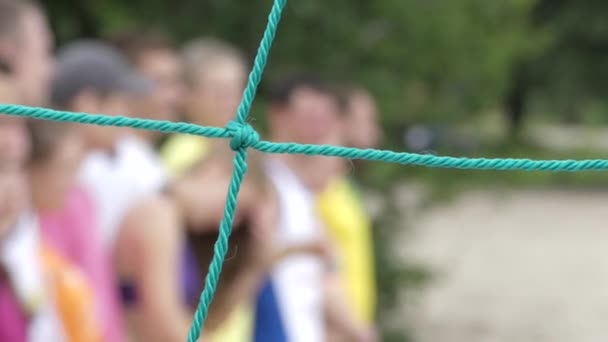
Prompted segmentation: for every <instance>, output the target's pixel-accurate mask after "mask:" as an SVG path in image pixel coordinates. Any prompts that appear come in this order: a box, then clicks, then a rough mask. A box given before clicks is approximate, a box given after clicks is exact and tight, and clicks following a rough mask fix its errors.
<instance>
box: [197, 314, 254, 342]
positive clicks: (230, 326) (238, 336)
mask: <svg viewBox="0 0 608 342" xmlns="http://www.w3.org/2000/svg"><path fill="white" fill-rule="evenodd" d="M252 338H253V308H252V307H251V306H250V305H241V306H239V307H238V308H236V309H235V310H234V312H233V313H232V314H231V315H230V317H228V319H227V320H226V322H224V323H223V324H222V325H221V326H220V327H218V328H217V329H215V331H213V332H211V333H210V336H209V337H208V341H209V342H235V341H242V342H247V341H251V339H252Z"/></svg>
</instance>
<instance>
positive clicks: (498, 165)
mask: <svg viewBox="0 0 608 342" xmlns="http://www.w3.org/2000/svg"><path fill="white" fill-rule="evenodd" d="M0 113H3V114H7V115H12V116H19V117H29V118H35V119H42V120H52V121H61V122H76V123H82V124H91V125H100V126H120V127H131V128H138V129H145V130H151V131H160V132H164V133H182V134H192V135H198V136H202V137H208V138H233V137H234V136H235V134H239V135H240V134H242V133H241V132H240V131H239V130H235V129H232V128H231V129H230V130H229V129H226V128H219V127H207V126H199V125H195V124H190V123H185V122H171V121H161V120H149V119H137V118H130V117H124V116H109V115H101V114H88V113H73V112H66V111H57V110H52V109H47V108H38V107H28V106H21V105H11V104H0ZM247 126H248V125H244V127H245V128H247V129H249V127H247ZM251 147H252V148H254V149H256V150H259V151H262V152H266V153H288V154H304V155H323V156H329V157H342V158H349V159H364V160H370V161H382V162H387V163H396V164H402V165H414V166H426V167H435V168H453V169H470V170H502V171H507V170H522V171H553V172H575V171H606V170H608V160H607V159H586V160H532V159H526V158H523V159H519V158H466V157H449V156H435V155H431V154H418V153H409V152H394V151H386V150H376V149H365V150H362V149H357V148H350V147H340V146H331V145H303V144H295V143H275V142H270V141H258V142H255V143H254V144H252V145H251Z"/></svg>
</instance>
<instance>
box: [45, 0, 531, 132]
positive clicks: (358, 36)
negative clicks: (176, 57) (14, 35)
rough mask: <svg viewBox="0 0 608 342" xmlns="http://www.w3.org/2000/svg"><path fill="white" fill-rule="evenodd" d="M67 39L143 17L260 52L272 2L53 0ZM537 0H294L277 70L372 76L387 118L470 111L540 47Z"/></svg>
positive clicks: (273, 70)
mask: <svg viewBox="0 0 608 342" xmlns="http://www.w3.org/2000/svg"><path fill="white" fill-rule="evenodd" d="M47 3H48V7H49V9H50V10H51V13H52V22H53V24H54V27H55V28H56V30H57V33H58V35H59V39H60V41H65V40H67V39H71V38H74V37H78V36H83V35H85V36H103V35H104V34H107V33H109V32H112V31H115V30H119V29H124V28H126V27H136V26H142V25H143V26H158V27H162V28H164V29H166V30H168V31H170V32H171V33H172V34H174V35H175V37H176V38H178V39H180V40H186V39H188V38H192V37H196V36H198V35H216V36H219V37H221V38H224V39H227V40H229V41H231V42H233V43H235V44H237V45H238V46H240V47H241V48H242V49H244V50H245V51H246V52H248V53H249V54H250V55H251V56H252V55H253V54H254V52H255V48H256V47H257V44H258V42H259V39H260V35H261V33H262V29H263V26H264V23H265V21H266V17H267V12H268V9H269V8H270V5H271V1H269V0H264V1H237V0H215V1H211V0H208V1H198V0H175V1H161V0H156V1H143V0H131V1H98V2H97V1H91V0H89V1H81V0H53V1H50V0H49V1H47ZM534 3H535V1H534V0H504V1H485V0H462V1H446V0H444V1H418V0H392V1H364V0H359V1H353V0H332V1H323V0H307V1H292V2H290V3H289V4H288V6H287V9H286V12H285V15H284V18H283V22H282V25H281V28H280V30H279V34H278V39H277V42H276V44H275V48H274V50H273V53H272V56H271V61H270V69H269V73H270V76H272V75H276V74H277V73H280V72H282V71H284V70H285V69H290V68H294V67H306V68H310V69H314V70H318V71H321V72H324V73H327V74H328V75H331V76H333V77H336V78H339V79H353V80H354V81H358V82H362V83H364V84H366V85H368V86H369V87H370V88H371V89H372V90H373V91H374V93H375V94H377V95H378V97H379V102H380V104H381V106H382V109H383V113H384V117H385V119H386V121H387V123H399V124H402V123H404V121H419V120H442V121H446V120H448V121H457V120H463V119H466V116H467V115H469V114H475V113H478V112H479V111H480V109H482V108H484V107H488V106H496V104H497V103H499V102H500V100H501V97H502V96H503V93H504V91H505V88H506V87H507V86H508V81H509V75H510V73H511V71H512V70H511V69H512V66H513V64H514V61H517V60H520V59H525V58H527V57H528V56H530V55H531V54H533V53H534V52H535V50H536V49H535V47H538V44H537V41H536V39H535V37H534V35H533V34H531V33H530V28H529V24H530V20H529V14H530V12H531V10H532V8H533V5H534Z"/></svg>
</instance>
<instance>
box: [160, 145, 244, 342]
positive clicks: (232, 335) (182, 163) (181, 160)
mask: <svg viewBox="0 0 608 342" xmlns="http://www.w3.org/2000/svg"><path fill="white" fill-rule="evenodd" d="M209 152H210V146H209V140H208V139H206V138H202V137H197V136H194V135H188V134H177V135H174V136H172V137H170V138H169V140H167V142H166V143H165V145H164V146H163V148H162V149H161V157H162V159H163V161H164V163H165V166H166V167H167V170H168V172H169V175H170V176H171V177H172V178H176V177H179V176H181V175H183V174H184V173H185V172H186V171H188V170H190V169H191V168H192V167H194V165H195V164H196V163H198V162H199V161H201V160H203V158H205V157H206V156H207V155H208V153H209ZM252 332H253V314H252V308H251V306H250V305H242V306H239V307H238V308H236V309H235V311H234V312H233V313H232V314H231V315H230V317H228V319H227V320H226V322H224V323H223V324H222V325H221V326H219V327H218V328H217V329H215V331H213V332H212V333H210V334H209V335H210V336H208V337H207V338H208V340H209V341H210V342H233V341H244V342H246V341H250V340H251V338H252V336H253V333H252Z"/></svg>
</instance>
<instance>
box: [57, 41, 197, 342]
mask: <svg viewBox="0 0 608 342" xmlns="http://www.w3.org/2000/svg"><path fill="white" fill-rule="evenodd" d="M153 87H154V84H152V83H151V82H149V81H148V80H146V79H145V78H144V77H142V76H141V75H139V74H138V73H136V72H135V71H134V70H132V69H131V68H130V67H129V64H128V62H127V61H126V59H125V57H124V56H123V55H122V54H121V53H120V52H119V51H118V50H117V49H115V48H114V47H112V46H111V45H109V44H106V43H102V42H98V41H91V40H84V41H78V42H74V43H72V44H70V45H68V46H66V47H64V48H63V49H62V50H61V51H60V52H59V54H58V58H57V74H56V77H55V80H54V82H53V86H52V88H53V89H52V92H51V98H52V100H53V103H54V105H55V106H56V107H59V108H61V109H65V110H69V111H77V112H87V113H100V114H105V115H129V114H130V113H129V103H130V101H132V100H133V98H137V97H142V96H147V95H148V94H149V93H150V92H151V91H152V90H153V89H154V88H153ZM81 130H82V133H84V134H83V135H84V137H85V144H86V146H87V148H88V149H89V152H88V153H87V156H86V157H85V159H84V161H83V164H82V166H81V167H80V170H79V175H78V178H79V182H80V184H82V185H83V186H84V188H85V189H86V190H87V191H88V193H89V194H90V196H91V198H92V200H93V204H94V207H95V209H96V211H97V220H96V223H97V232H98V233H99V235H100V237H101V239H102V241H103V244H104V247H105V250H106V252H108V253H110V252H111V253H113V254H112V256H113V258H114V260H115V261H116V265H117V267H118V268H117V270H116V271H117V273H118V276H119V278H120V279H121V284H122V283H124V282H126V283H130V284H134V286H135V287H136V288H137V289H138V292H137V294H136V298H132V297H133V296H130V293H129V291H128V289H123V288H121V290H125V291H123V292H121V294H122V295H123V298H122V299H123V304H125V305H127V306H128V309H129V310H128V311H125V313H127V314H128V315H127V319H128V322H127V323H128V324H127V325H128V333H133V334H135V335H136V339H137V338H139V340H145V341H179V340H185V338H186V335H187V331H188V326H189V322H190V315H189V313H188V311H187V310H186V308H185V306H184V305H183V303H182V302H181V297H180V290H179V273H178V272H179V267H178V266H179V251H180V247H181V245H180V242H181V240H180V238H181V231H180V229H179V224H178V222H177V217H178V216H177V213H176V211H175V209H174V206H173V204H172V202H171V201H170V200H169V199H168V198H166V197H165V196H163V195H161V194H160V193H158V192H157V190H158V189H155V188H153V187H150V183H149V182H142V181H141V180H142V179H144V178H146V177H143V176H144V175H145V173H146V172H147V171H148V170H146V169H142V168H141V167H140V166H139V165H137V164H138V163H137V162H136V161H134V160H132V159H131V156H132V154H130V153H127V152H128V151H130V150H129V143H130V142H132V141H133V140H132V138H133V136H132V132H131V131H130V130H128V129H123V128H116V127H100V126H81ZM131 151H132V150H131ZM116 286H118V284H117V285H116ZM134 301H135V302H137V306H135V307H133V306H130V305H129V303H131V302H134ZM131 309H133V310H131ZM150 327H154V328H153V329H151V328H150ZM146 334H147V335H146ZM144 335H146V336H144Z"/></svg>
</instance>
